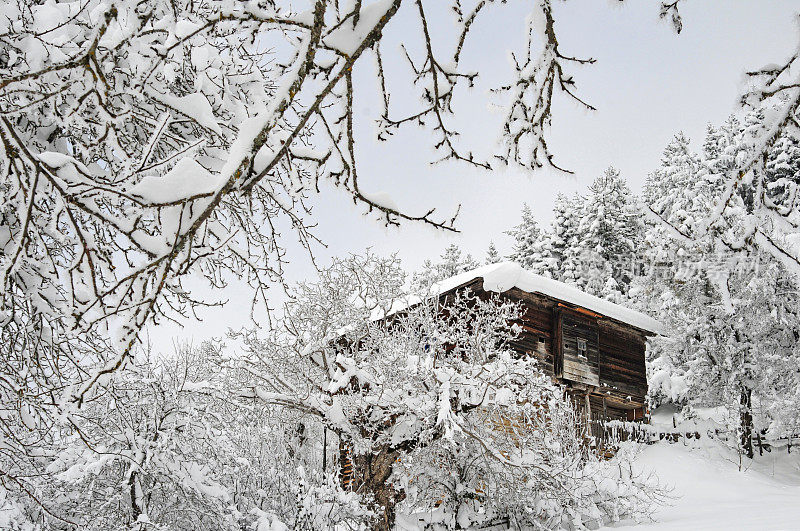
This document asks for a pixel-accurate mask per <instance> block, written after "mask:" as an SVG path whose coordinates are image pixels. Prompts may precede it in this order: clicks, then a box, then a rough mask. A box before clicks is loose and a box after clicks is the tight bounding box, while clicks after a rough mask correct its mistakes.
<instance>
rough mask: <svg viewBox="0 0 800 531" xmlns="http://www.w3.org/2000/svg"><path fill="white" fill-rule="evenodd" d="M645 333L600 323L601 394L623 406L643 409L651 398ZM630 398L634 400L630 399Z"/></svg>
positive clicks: (612, 324) (608, 323)
mask: <svg viewBox="0 0 800 531" xmlns="http://www.w3.org/2000/svg"><path fill="white" fill-rule="evenodd" d="M645 347H646V341H645V337H644V335H643V334H641V333H639V332H637V331H635V330H632V329H628V330H626V329H625V328H623V327H621V326H619V325H615V324H614V323H611V322H601V323H600V392H601V393H603V394H605V395H606V396H607V397H608V400H609V401H614V402H616V403H617V404H619V405H621V406H623V407H624V406H626V405H627V406H633V405H636V406H639V405H642V404H643V403H644V399H645V395H647V370H646V368H645ZM629 397H630V398H629Z"/></svg>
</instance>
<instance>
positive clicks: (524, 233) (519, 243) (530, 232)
mask: <svg viewBox="0 0 800 531" xmlns="http://www.w3.org/2000/svg"><path fill="white" fill-rule="evenodd" d="M506 234H508V235H509V236H511V237H512V238H514V247H513V249H512V252H511V254H510V255H509V256H508V259H509V260H512V261H514V262H517V263H518V264H519V265H521V266H522V267H524V268H525V269H527V270H529V271H532V272H534V273H538V274H544V273H545V271H547V270H548V267H547V263H546V262H547V259H546V255H547V252H546V249H545V238H546V235H545V233H544V232H542V230H541V229H540V228H539V224H538V223H537V222H536V220H535V219H534V217H533V213H532V212H531V209H530V207H529V206H528V204H527V203H525V204H523V206H522V220H521V221H520V223H519V225H517V226H515V227H514V228H513V229H511V230H509V231H507V232H506Z"/></svg>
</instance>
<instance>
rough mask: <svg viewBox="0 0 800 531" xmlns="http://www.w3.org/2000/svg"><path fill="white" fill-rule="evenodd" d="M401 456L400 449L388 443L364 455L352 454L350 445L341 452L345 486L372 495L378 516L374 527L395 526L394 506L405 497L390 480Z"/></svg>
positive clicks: (388, 527) (373, 505)
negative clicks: (391, 446) (386, 445)
mask: <svg viewBox="0 0 800 531" xmlns="http://www.w3.org/2000/svg"><path fill="white" fill-rule="evenodd" d="M399 457H400V451H399V450H396V449H391V448H389V447H382V448H380V449H379V450H377V451H376V452H374V453H371V454H363V455H353V454H352V453H351V452H349V448H348V449H347V450H346V451H344V452H342V465H343V473H342V480H343V481H342V483H343V485H342V486H343V487H345V488H347V487H349V488H350V489H351V490H353V491H356V492H358V493H359V494H362V495H365V496H368V497H371V498H372V499H371V505H372V509H373V510H374V511H375V513H376V514H377V516H378V518H377V520H376V522H375V526H374V527H373V529H375V530H379V531H388V530H390V529H392V527H393V526H394V519H395V506H396V505H397V503H398V502H400V501H402V500H403V498H405V494H403V492H401V491H397V490H395V489H394V487H393V486H392V484H391V483H389V476H391V474H392V469H393V467H394V463H395V462H396V461H397V459H398V458H399ZM347 465H349V467H348V466H347ZM345 469H347V472H346V473H344V470H345Z"/></svg>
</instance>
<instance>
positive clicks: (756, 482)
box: [610, 439, 800, 530]
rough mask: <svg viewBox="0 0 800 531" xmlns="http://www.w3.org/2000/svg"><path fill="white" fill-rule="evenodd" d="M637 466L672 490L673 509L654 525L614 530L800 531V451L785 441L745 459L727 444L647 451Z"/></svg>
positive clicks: (664, 446) (630, 525)
mask: <svg viewBox="0 0 800 531" xmlns="http://www.w3.org/2000/svg"><path fill="white" fill-rule="evenodd" d="M637 462H638V463H639V465H640V466H642V467H643V468H644V469H646V470H653V471H655V472H656V474H657V475H658V476H659V479H660V481H661V483H662V484H663V485H666V486H670V487H672V488H673V491H672V496H673V500H672V502H671V503H672V505H671V506H668V507H663V508H661V509H659V510H657V511H656V513H655V515H654V518H655V519H656V521H655V522H652V523H644V524H641V523H640V524H637V523H634V522H619V523H617V524H615V525H612V526H610V527H614V528H624V529H646V530H667V529H669V530H677V529H692V530H723V529H724V530H734V529H735V530H751V529H752V530H792V529H800V447H795V448H793V449H792V453H791V454H789V453H787V451H786V446H785V441H784V442H783V444H781V445H778V446H776V447H775V448H773V450H772V451H771V452H765V453H764V455H763V456H761V457H759V456H756V459H754V460H753V461H752V462H748V460H747V459H744V462H743V470H742V471H741V472H740V471H739V462H738V456H737V454H736V452H735V451H733V450H731V449H730V448H727V447H725V446H724V445H723V443H721V442H718V441H712V440H710V439H701V440H700V441H697V440H694V439H692V440H691V441H688V442H686V443H683V442H678V443H672V444H670V443H666V442H659V443H657V444H654V445H651V446H647V447H645V448H644V450H643V451H642V453H641V454H640V455H639V456H638V458H637Z"/></svg>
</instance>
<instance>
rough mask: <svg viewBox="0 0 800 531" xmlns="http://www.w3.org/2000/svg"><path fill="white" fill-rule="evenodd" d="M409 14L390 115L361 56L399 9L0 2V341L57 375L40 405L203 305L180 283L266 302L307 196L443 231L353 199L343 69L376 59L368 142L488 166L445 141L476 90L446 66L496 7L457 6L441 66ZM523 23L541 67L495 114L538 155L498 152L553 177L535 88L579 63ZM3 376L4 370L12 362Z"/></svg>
mask: <svg viewBox="0 0 800 531" xmlns="http://www.w3.org/2000/svg"><path fill="white" fill-rule="evenodd" d="M406 3H407V4H408V7H407V9H409V10H411V11H413V14H414V18H416V20H417V22H418V24H419V29H420V31H419V33H418V34H416V35H408V36H404V37H403V39H404V45H407V46H406V49H407V50H412V49H417V48H421V49H422V50H423V51H424V53H423V56H422V59H419V60H418V59H412V58H411V56H412V53H411V52H407V56H408V58H409V61H410V62H411V64H412V66H413V68H414V71H415V75H414V78H413V80H412V81H413V87H414V90H416V91H418V93H419V95H420V97H421V104H422V108H421V110H420V111H418V112H414V113H412V114H411V115H409V116H405V117H399V118H396V117H394V116H395V113H394V112H393V111H392V109H391V107H390V95H391V92H392V91H393V90H402V87H400V86H392V85H391V84H390V83H388V82H387V78H386V75H385V72H384V66H383V65H384V62H383V59H382V56H381V48H380V46H379V44H380V42H381V41H382V40H383V39H384V35H385V34H386V32H387V31H388V30H389V25H390V22H391V20H392V19H393V18H394V17H395V15H396V14H397V12H398V10H399V9H400V8H401V6H402V4H403V1H402V0H376V1H373V2H363V3H362V2H345V3H342V2H333V1H330V0H317V1H315V2H310V3H309V9H308V11H305V12H297V11H295V10H293V8H292V7H290V6H289V4H288V3H283V2H240V3H234V4H231V3H228V2H222V1H220V0H206V1H202V2H188V1H178V2H169V3H168V2H163V1H161V0H148V1H146V2H135V1H132V0H121V1H117V2H112V3H104V2H101V1H100V0H83V1H80V2H47V3H44V4H32V3H29V2H21V1H20V2H10V3H7V4H5V6H6V7H5V9H6V11H7V13H6V14H5V16H4V19H3V22H2V26H0V39H1V40H2V44H3V46H2V49H3V51H2V54H0V108H2V113H3V116H2V119H0V142H1V143H2V147H3V149H2V159H1V160H0V172H1V174H2V179H3V180H2V183H1V184H0V186H2V190H3V199H4V201H3V207H2V214H0V215H2V225H0V227H2V231H0V244H2V249H3V254H2V263H0V275H2V283H3V295H2V309H3V314H2V319H3V339H4V343H6V344H9V345H15V346H13V347H9V348H10V350H9V353H10V352H15V353H16V354H15V356H17V357H19V356H20V354H19V353H20V352H21V349H22V347H21V346H20V345H21V344H23V343H25V344H26V345H31V344H35V345H38V346H37V347H35V348H36V349H38V352H40V353H41V354H42V355H43V356H45V357H46V358H48V359H53V360H54V362H53V363H51V364H49V365H50V367H49V368H48V369H47V370H40V371H36V376H35V378H36V381H37V383H36V386H38V388H40V389H47V390H52V389H54V388H58V389H59V391H58V392H57V393H56V395H63V399H59V398H58V397H57V396H56V395H53V396H52V397H51V398H50V399H48V400H49V402H50V403H60V404H61V406H62V407H67V405H68V404H69V403H76V404H80V403H82V402H83V401H84V400H85V399H86V397H87V393H89V392H90V391H91V390H92V389H93V388H94V387H95V386H96V384H97V383H99V382H102V381H103V379H104V378H106V376H107V375H108V374H110V373H112V372H113V371H115V370H117V369H118V368H120V367H122V366H123V365H125V363H126V362H127V361H128V360H129V359H130V352H131V349H132V348H133V347H134V345H135V344H136V341H137V338H138V333H139V331H140V330H141V329H142V327H143V326H144V325H145V324H146V323H148V322H153V321H159V320H164V319H175V318H176V317H177V316H181V315H183V316H188V315H191V314H192V313H193V312H194V309H195V308H196V307H197V306H198V305H204V304H213V303H212V302H210V301H205V300H200V299H198V298H197V297H195V296H193V295H192V293H190V292H189V290H188V289H187V288H186V287H184V278H186V277H187V275H190V274H191V275H200V276H203V277H205V278H206V279H207V280H208V281H209V282H210V283H211V284H212V286H215V287H222V286H225V285H226V282H227V280H228V279H230V278H231V277H232V276H233V277H238V278H240V279H243V280H244V281H246V282H247V283H249V284H250V285H251V286H252V288H253V293H254V295H253V300H252V305H253V308H254V309H255V308H256V306H260V305H265V306H268V297H267V296H266V294H265V292H266V290H267V288H268V287H269V285H271V284H274V283H276V282H280V281H281V279H282V278H283V268H284V266H285V263H286V260H287V258H286V251H285V248H284V244H283V242H284V239H283V238H285V237H286V236H285V234H286V232H287V231H289V232H290V233H293V235H294V238H296V239H298V240H299V241H300V243H301V245H303V246H305V247H306V248H310V246H311V245H312V244H313V242H314V241H315V236H314V234H313V232H312V231H310V227H311V226H312V225H313V218H312V217H311V215H310V211H309V209H308V208H307V206H306V200H307V198H308V197H309V196H310V195H311V194H315V193H318V192H319V190H320V183H322V182H326V183H332V184H334V185H336V186H339V187H341V188H342V189H344V190H346V191H347V193H348V194H349V195H350V197H351V198H352V200H353V201H354V202H355V203H356V205H361V207H362V208H364V209H365V210H366V211H367V212H368V213H369V212H372V213H373V214H377V215H379V217H380V218H381V219H382V220H383V222H384V223H386V224H392V225H394V224H398V223H400V222H402V221H417V222H422V223H427V224H431V225H433V226H435V227H437V228H441V229H445V230H453V229H454V226H453V223H454V219H455V218H454V217H449V216H439V215H438V214H437V213H436V211H435V206H434V205H422V206H420V207H419V208H412V209H409V210H405V209H403V210H401V209H399V208H397V207H395V206H394V205H393V204H390V203H388V202H386V201H382V200H380V199H378V198H376V197H374V196H372V195H370V194H369V193H366V192H364V190H363V189H362V179H359V174H358V164H357V150H356V148H355V132H354V131H355V124H354V122H355V115H354V111H353V109H354V99H355V97H356V90H355V87H354V71H355V70H354V69H355V68H356V67H357V65H359V64H361V63H362V62H363V61H362V59H363V58H364V57H369V58H370V59H373V58H374V59H376V60H377V61H376V63H377V65H378V68H377V72H376V74H375V75H376V76H377V78H378V79H379V81H380V82H379V87H380V89H379V90H380V92H381V99H382V101H383V102H384V108H383V110H382V114H381V117H380V118H379V133H378V138H385V135H386V134H388V133H391V132H392V131H394V130H396V129H397V128H398V127H401V126H404V125H406V124H408V125H421V124H423V123H424V121H425V120H427V119H428V118H429V117H432V118H433V124H434V125H433V134H434V137H435V140H434V146H435V148H436V150H437V151H439V152H440V153H441V155H442V157H443V158H444V159H455V160H459V161H462V162H466V163H469V164H475V165H478V166H483V167H486V168H488V167H490V166H489V164H488V162H486V161H478V160H476V159H475V157H473V156H472V154H471V153H470V152H469V151H462V149H463V148H462V147H460V145H459V143H458V142H457V141H456V136H457V130H456V128H455V127H456V126H455V125H454V123H453V110H452V107H451V103H452V100H453V97H454V95H455V94H456V89H457V87H458V86H460V85H461V84H464V83H466V84H471V83H472V81H473V80H474V78H475V76H476V75H477V73H475V72H462V71H461V69H460V66H459V61H460V60H461V57H462V55H463V54H462V51H463V49H464V46H465V43H466V42H467V39H468V36H469V33H470V28H472V27H473V26H474V24H475V23H476V21H479V20H480V16H483V15H482V13H483V12H485V11H487V10H488V9H490V8H493V7H498V6H499V5H500V4H502V2H493V1H487V0H482V1H479V2H475V3H474V4H472V5H470V6H467V5H465V4H464V3H463V2H461V1H454V2H453V4H452V8H453V13H454V16H455V20H456V24H457V27H458V31H457V32H456V36H455V39H456V41H455V42H454V43H453V48H452V49H453V51H452V52H451V53H450V55H448V54H447V53H443V52H442V51H441V49H442V47H441V46H440V45H439V44H438V43H437V41H436V38H435V37H436V35H437V34H438V30H437V28H435V27H434V26H432V25H431V24H430V22H429V19H428V16H429V15H428V11H427V9H426V7H428V6H427V4H426V2H424V1H423V0H418V1H415V2H406ZM540 18H541V19H542V21H543V26H542V28H543V31H544V33H543V34H542V36H543V37H544V38H545V42H546V43H547V45H546V47H545V51H544V52H542V54H543V55H542V59H541V60H539V61H538V62H537V61H536V60H534V59H532V57H533V56H532V55H531V54H532V52H531V47H532V46H533V39H534V37H533V36H532V35H529V37H528V38H529V42H528V43H527V44H526V50H527V51H526V55H525V56H526V57H527V59H526V60H525V61H523V62H519V64H518V72H517V73H518V74H519V75H520V76H521V77H520V82H519V83H518V84H517V86H516V88H515V89H514V90H513V91H512V92H513V94H512V96H511V100H512V106H511V109H514V108H517V109H527V111H525V112H524V113H523V115H518V114H519V113H518V112H517V111H513V110H512V111H511V113H510V114H509V117H510V118H509V120H511V119H512V118H513V122H514V124H515V125H514V126H513V127H512V126H510V125H507V127H506V133H507V135H511V139H510V143H509V144H508V145H509V146H516V145H521V144H522V143H523V139H525V140H524V142H527V143H528V144H529V145H530V146H534V148H533V151H532V152H530V156H527V155H523V154H522V153H521V152H519V151H518V150H517V149H516V148H514V152H515V154H514V155H513V157H511V156H510V155H509V153H511V152H508V153H507V154H506V155H503V156H501V159H502V160H503V161H504V162H510V161H511V159H512V158H513V160H515V161H518V162H521V163H523V164H524V165H528V166H531V167H538V166H540V165H541V163H542V160H547V161H551V159H552V157H551V154H550V153H549V152H548V151H547V147H546V146H547V145H546V142H545V141H544V134H545V130H546V128H547V125H548V124H549V114H550V100H551V97H552V93H553V87H556V88H557V89H558V90H563V91H564V92H565V93H566V94H568V95H571V96H573V97H576V96H575V95H574V93H573V92H572V88H571V87H572V81H571V79H570V78H567V77H565V76H564V75H563V69H562V66H561V64H562V62H565V61H566V62H569V61H575V60H574V59H572V58H569V57H566V56H564V55H562V54H561V53H560V52H559V50H558V46H557V41H556V35H555V26H554V19H553V16H552V9H551V7H550V2H549V0H542V2H540V4H539V5H537V7H536V12H535V13H534V14H533V16H532V19H534V20H538V19H540ZM533 31H534V30H533V25H532V26H531V28H530V33H531V34H532V33H533ZM420 45H421V46H420ZM579 62H580V61H579ZM537 65H539V66H537ZM530 94H533V95H534V96H532V97H533V100H532V101H533V103H523V101H525V100H526V98H529V95H530ZM514 102H516V103H514ZM525 121H530V123H531V124H532V125H531V126H530V127H528V126H524V125H520V124H522V123H523V122H525ZM535 146H538V147H535ZM542 150H544V151H542ZM540 153H544V158H542V157H541V156H540ZM413 210H418V212H413ZM70 338H72V339H70ZM45 344H47V346H44V345H45ZM25 348H29V347H25ZM76 348H80V349H82V352H81V354H80V355H76V356H73V355H69V354H68V353H66V352H64V350H69V349H76ZM48 349H55V350H57V351H58V354H52V353H49V350H48ZM45 351H47V352H48V353H47V354H45ZM14 363H15V366H14V371H11V372H17V373H18V372H20V371H21V370H22V368H23V367H24V366H26V365H27V364H28V362H27V361H25V360H23V359H18V360H17V361H16V362H14ZM58 382H63V384H62V383H58ZM71 384H75V385H71ZM30 385H31V384H30V383H26V384H23V385H22V388H27V387H29V386H30ZM9 392H11V391H10V390H9ZM36 392H37V391H32V392H31V393H32V394H35V393H36ZM23 394H24V393H23Z"/></svg>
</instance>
